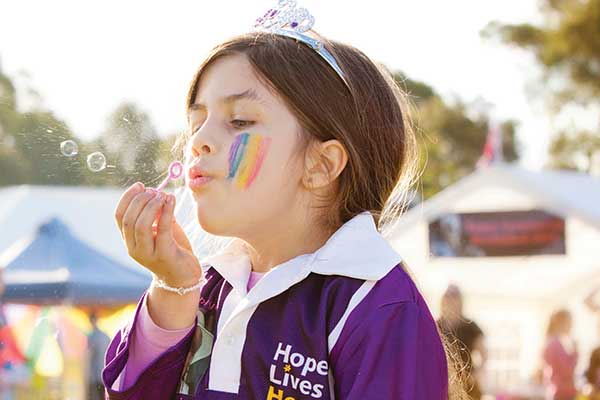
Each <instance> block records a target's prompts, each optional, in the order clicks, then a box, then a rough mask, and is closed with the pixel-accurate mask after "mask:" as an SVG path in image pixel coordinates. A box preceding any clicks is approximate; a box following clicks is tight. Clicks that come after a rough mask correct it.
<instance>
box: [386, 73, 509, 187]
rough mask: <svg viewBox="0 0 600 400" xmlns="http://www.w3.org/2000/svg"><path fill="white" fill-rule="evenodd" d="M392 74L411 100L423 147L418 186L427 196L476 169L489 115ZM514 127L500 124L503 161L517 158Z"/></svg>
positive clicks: (428, 87)
mask: <svg viewBox="0 0 600 400" xmlns="http://www.w3.org/2000/svg"><path fill="white" fill-rule="evenodd" d="M394 77H395V79H396V82H398V83H399V85H400V87H401V88H402V89H403V90H404V91H405V92H406V93H407V94H408V96H409V99H410V102H411V103H412V104H414V110H413V113H412V115H411V117H412V119H413V122H414V124H415V128H416V130H417V134H418V137H419V139H420V144H421V148H422V149H423V154H422V157H421V160H420V162H421V170H422V171H423V175H422V177H421V186H422V192H423V197H424V198H428V197H431V196H432V195H434V194H435V193H437V192H438V191H440V190H441V189H443V188H444V187H446V186H448V185H450V184H452V183H454V182H456V181H457V180H459V179H460V178H462V177H464V176H465V175H468V174H469V173H471V172H472V171H473V170H474V169H475V166H476V164H477V160H478V159H479V157H480V156H481V154H482V150H483V147H484V144H485V141H486V136H487V132H488V130H489V124H490V120H489V116H488V115H487V114H485V113H481V112H479V113H475V112H473V111H472V110H471V109H470V108H469V107H468V106H467V105H466V104H465V103H463V102H461V101H460V100H456V101H454V102H453V103H452V104H448V103H446V102H445V101H444V100H443V99H442V98H441V96H440V95H439V94H437V93H436V92H435V90H434V89H433V88H432V87H430V86H428V85H427V84H425V83H423V82H419V81H414V80H412V79H409V78H407V77H406V75H404V74H403V73H401V72H397V73H395V74H394ZM515 128H516V122H514V121H504V122H503V123H502V124H501V130H502V133H503V135H502V137H503V153H504V160H505V161H514V160H516V159H517V158H518V149H517V144H516V139H515Z"/></svg>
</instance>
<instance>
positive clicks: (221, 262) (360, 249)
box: [201, 212, 402, 300]
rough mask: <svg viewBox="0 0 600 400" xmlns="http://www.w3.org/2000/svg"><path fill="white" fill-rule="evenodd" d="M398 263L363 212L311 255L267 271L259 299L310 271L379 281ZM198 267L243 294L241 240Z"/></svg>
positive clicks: (245, 262)
mask: <svg viewBox="0 0 600 400" xmlns="http://www.w3.org/2000/svg"><path fill="white" fill-rule="evenodd" d="M401 260H402V258H401V257H400V255H399V254H398V253H396V251H395V250H394V249H393V248H392V247H391V245H390V244H389V243H388V242H387V241H386V240H385V238H383V236H381V234H380V233H379V232H378V231H377V227H376V226H375V221H374V220H373V216H372V215H371V214H370V213H369V212H363V213H361V214H359V215H357V216H355V217H354V218H352V219H351V220H349V221H348V222H346V223H345V224H344V225H342V226H341V227H340V228H339V229H338V230H337V231H336V232H335V233H334V234H333V235H331V237H330V238H329V239H328V240H327V242H326V243H325V244H324V245H323V246H322V247H321V248H319V249H318V250H317V251H315V252H314V253H308V254H302V255H299V256H297V257H295V258H293V259H291V260H288V261H286V262H284V263H282V264H279V265H278V266H276V267H274V268H273V269H271V270H270V271H269V272H267V273H266V274H265V276H264V277H263V278H262V279H261V281H259V282H258V283H257V286H259V285H260V286H263V285H261V283H264V282H263V281H266V282H267V283H269V285H270V286H271V287H270V290H268V292H270V293H262V295H261V296H260V297H261V298H263V299H262V300H264V298H265V296H267V297H272V296H274V295H276V294H278V293H281V292H283V291H284V290H286V289H287V288H289V287H290V286H291V285H293V284H295V283H297V282H299V281H301V280H302V279H304V278H305V277H306V276H308V274H309V273H311V272H314V273H316V274H321V275H341V276H347V277H350V278H356V279H363V280H379V279H381V278H383V277H384V276H385V275H386V274H387V273H388V272H389V271H390V270H391V269H392V268H393V267H394V266H396V265H397V264H398V263H399V262H400V261H401ZM201 264H202V265H203V267H204V266H206V268H211V267H212V268H214V269H215V270H216V271H217V272H219V274H221V276H222V277H223V278H224V279H225V280H226V281H227V282H229V283H230V284H231V285H232V286H233V288H234V289H235V290H236V291H237V292H239V294H240V295H242V296H245V295H246V287H247V284H248V279H249V277H250V272H251V263H250V257H249V256H248V253H247V252H246V249H245V247H244V243H243V242H242V241H241V240H239V239H234V240H233V241H232V243H230V244H229V245H228V246H227V247H226V248H225V249H224V250H222V251H221V252H219V253H218V254H215V255H212V256H208V257H206V258H204V259H203V260H201ZM269 278H270V279H269ZM257 300H259V299H257Z"/></svg>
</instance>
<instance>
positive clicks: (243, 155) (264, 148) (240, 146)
mask: <svg viewBox="0 0 600 400" xmlns="http://www.w3.org/2000/svg"><path fill="white" fill-rule="evenodd" d="M270 145H271V138H269V137H266V136H261V135H254V134H252V135H251V134H249V133H242V134H241V135H238V136H236V138H235V141H234V142H233V144H232V145H231V147H230V149H229V175H228V176H227V177H228V178H229V179H232V180H233V179H235V183H236V185H237V187H239V188H240V189H248V188H249V187H250V185H252V183H253V182H254V181H255V180H256V176H257V175H258V172H259V171H260V168H261V166H262V164H263V161H264V159H265V157H266V155H267V152H268V150H269V146H270Z"/></svg>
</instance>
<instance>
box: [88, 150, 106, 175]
mask: <svg viewBox="0 0 600 400" xmlns="http://www.w3.org/2000/svg"><path fill="white" fill-rule="evenodd" d="M87 165H88V168H89V169H90V170H91V171H92V172H100V171H102V170H103V169H104V168H106V157H104V154H102V153H101V152H99V151H96V152H94V153H92V154H90V155H89V156H88V157H87Z"/></svg>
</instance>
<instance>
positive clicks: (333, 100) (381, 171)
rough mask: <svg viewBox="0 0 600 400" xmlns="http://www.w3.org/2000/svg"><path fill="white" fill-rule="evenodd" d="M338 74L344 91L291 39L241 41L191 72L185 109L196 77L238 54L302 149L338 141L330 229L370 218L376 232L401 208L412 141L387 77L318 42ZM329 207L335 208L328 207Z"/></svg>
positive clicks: (410, 177) (412, 164)
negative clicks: (342, 154) (283, 110)
mask: <svg viewBox="0 0 600 400" xmlns="http://www.w3.org/2000/svg"><path fill="white" fill-rule="evenodd" d="M320 39H321V40H322V41H323V42H324V43H325V46H326V47H327V49H328V50H329V51H330V52H331V53H332V54H333V55H334V56H335V58H336V60H337V61H338V64H339V65H340V66H341V68H342V70H343V71H344V74H345V77H346V80H347V82H348V87H346V85H345V84H344V82H343V81H342V80H341V78H340V77H339V76H338V75H337V74H336V72H335V71H334V70H333V69H332V68H331V67H330V66H329V65H328V64H327V63H326V62H325V61H324V60H323V59H322V58H321V57H320V56H319V55H318V54H317V53H316V52H315V51H314V50H312V49H311V48H309V47H308V46H306V45H304V44H302V43H298V42H296V41H295V40H293V39H290V38H287V37H283V36H279V35H273V34H266V33H257V32H253V33H248V34H245V35H242V36H238V37H235V38H233V39H231V40H229V41H227V42H225V43H222V44H221V45H219V46H217V47H216V48H214V49H213V50H212V52H211V53H210V54H209V55H208V57H207V58H206V60H205V61H204V62H203V63H202V65H201V66H200V68H199V69H198V71H197V72H196V74H195V76H194V78H193V80H192V82H191V85H190V89H189V92H188V96H187V106H188V107H189V105H190V104H192V103H193V101H194V99H195V96H196V91H197V84H198V81H199V79H200V77H201V75H202V72H203V71H204V69H205V68H206V67H207V66H208V65H210V64H211V63H212V62H213V61H215V60H216V59H217V58H220V57H223V56H227V55H232V54H243V55H245V56H246V57H247V59H248V60H249V62H250V63H251V65H252V66H253V68H254V69H255V71H256V72H257V76H258V78H259V79H261V80H262V81H263V82H264V83H265V84H266V85H267V86H268V87H270V88H272V89H273V90H274V92H275V93H276V94H277V95H278V96H279V97H280V98H281V99H282V100H283V101H284V102H285V104H286V105H287V106H288V107H289V109H290V110H291V112H292V113H293V114H294V115H295V116H296V118H297V120H298V122H299V124H300V126H301V127H302V131H303V132H302V133H303V135H301V136H303V138H302V139H303V140H302V142H303V143H304V144H305V145H306V146H305V148H308V145H309V144H310V143H311V142H313V141H325V140H330V139H337V140H339V141H340V142H341V143H342V144H343V145H344V147H345V148H346V151H347V153H348V158H349V160H348V164H347V165H346V167H345V168H344V170H343V171H342V173H341V175H340V176H339V177H338V179H337V182H336V184H337V191H336V193H335V194H334V195H335V198H334V199H332V200H331V202H329V207H328V209H329V210H339V214H337V215H336V214H333V215H329V218H328V222H329V224H330V225H332V226H334V227H339V225H341V224H342V223H344V222H346V221H348V220H350V219H351V218H352V217H354V216H356V215H357V214H359V213H361V212H363V211H370V212H371V213H372V214H373V216H374V218H375V221H376V223H377V224H378V226H379V227H380V229H382V227H383V225H384V224H385V223H386V222H389V221H392V220H394V217H395V216H396V214H398V213H399V212H401V211H402V210H403V209H404V207H405V203H406V202H405V201H404V200H405V199H406V195H407V194H408V192H409V188H410V187H411V186H412V184H413V183H414V180H415V179H416V170H417V167H418V163H417V146H416V140H415V135H414V134H413V131H412V129H411V126H410V123H409V122H408V119H407V117H406V115H405V113H403V111H402V109H401V104H404V103H405V102H404V96H403V94H402V92H401V91H400V90H399V89H398V87H397V85H395V84H394V82H393V80H392V78H391V76H390V74H389V73H386V72H384V71H383V69H382V67H378V66H376V65H375V64H374V63H373V62H372V61H371V60H370V59H369V58H368V57H367V56H366V55H364V54H363V53H362V52H360V51H359V50H357V49H355V48H353V47H351V46H347V45H345V44H341V43H337V42H331V41H328V40H326V39H324V38H320ZM331 204H335V205H336V207H331Z"/></svg>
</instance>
